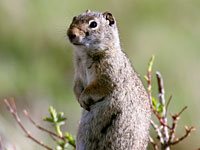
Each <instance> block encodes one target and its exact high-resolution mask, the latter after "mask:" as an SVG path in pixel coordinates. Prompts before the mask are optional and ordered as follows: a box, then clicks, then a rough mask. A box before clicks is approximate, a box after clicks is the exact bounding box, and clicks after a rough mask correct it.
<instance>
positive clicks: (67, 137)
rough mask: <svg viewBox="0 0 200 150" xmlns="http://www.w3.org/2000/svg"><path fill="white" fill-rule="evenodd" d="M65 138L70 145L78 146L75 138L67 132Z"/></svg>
mask: <svg viewBox="0 0 200 150" xmlns="http://www.w3.org/2000/svg"><path fill="white" fill-rule="evenodd" d="M65 138H66V139H67V140H68V142H69V144H70V145H72V146H75V145H76V143H75V139H74V138H73V136H72V135H71V134H70V133H68V132H66V133H65Z"/></svg>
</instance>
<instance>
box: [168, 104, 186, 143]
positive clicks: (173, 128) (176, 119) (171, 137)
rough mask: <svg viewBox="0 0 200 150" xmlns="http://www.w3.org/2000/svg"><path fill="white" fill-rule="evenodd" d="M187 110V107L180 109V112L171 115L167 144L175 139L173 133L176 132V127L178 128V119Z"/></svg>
mask: <svg viewBox="0 0 200 150" xmlns="http://www.w3.org/2000/svg"><path fill="white" fill-rule="evenodd" d="M186 109H187V106H185V107H183V109H181V111H180V112H179V113H177V114H174V115H171V116H172V119H173V121H172V128H171V130H170V133H169V143H171V142H173V140H174V138H175V131H176V127H177V126H178V120H179V119H180V115H181V114H182V113H183V112H184V111H185V110H186Z"/></svg>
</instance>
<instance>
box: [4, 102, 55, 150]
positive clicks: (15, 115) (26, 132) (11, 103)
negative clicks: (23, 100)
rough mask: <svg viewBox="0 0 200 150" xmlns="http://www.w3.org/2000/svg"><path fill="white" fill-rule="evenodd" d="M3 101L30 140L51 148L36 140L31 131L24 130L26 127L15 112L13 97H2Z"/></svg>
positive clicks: (50, 149)
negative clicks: (8, 98) (9, 98)
mask: <svg viewBox="0 0 200 150" xmlns="http://www.w3.org/2000/svg"><path fill="white" fill-rule="evenodd" d="M4 102H5V104H6V106H7V108H8V110H9V111H10V113H11V114H12V115H13V117H14V119H15V120H16V121H17V123H18V125H19V126H20V128H21V129H22V130H23V131H24V133H25V134H26V136H27V137H28V138H29V139H31V140H32V141H34V142H35V143H37V144H38V145H40V146H42V147H44V148H45V149H47V150H53V149H52V148H50V147H49V146H47V145H45V144H44V143H43V142H42V141H39V140H37V139H36V138H34V137H33V136H32V135H31V133H30V132H29V131H28V130H26V128H25V127H24V125H23V124H22V122H21V119H20V117H19V115H18V113H17V109H16V105H15V101H14V99H11V100H9V101H8V100H7V99H4Z"/></svg>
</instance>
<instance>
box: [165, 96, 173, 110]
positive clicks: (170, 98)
mask: <svg viewBox="0 0 200 150" xmlns="http://www.w3.org/2000/svg"><path fill="white" fill-rule="evenodd" d="M171 100H172V95H170V97H169V99H168V101H167V104H166V111H168V107H169V104H170V102H171Z"/></svg>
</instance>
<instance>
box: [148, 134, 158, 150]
mask: <svg viewBox="0 0 200 150" xmlns="http://www.w3.org/2000/svg"><path fill="white" fill-rule="evenodd" d="M149 141H150V143H151V145H152V146H153V149H154V150H158V144H157V143H156V142H155V141H154V140H153V138H152V137H151V136H149Z"/></svg>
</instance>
